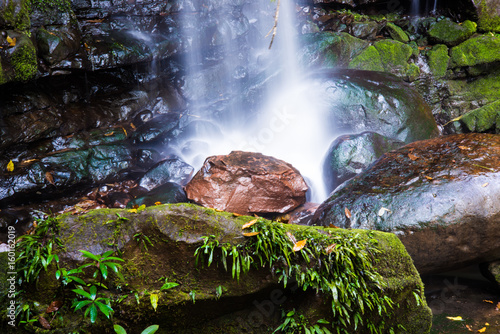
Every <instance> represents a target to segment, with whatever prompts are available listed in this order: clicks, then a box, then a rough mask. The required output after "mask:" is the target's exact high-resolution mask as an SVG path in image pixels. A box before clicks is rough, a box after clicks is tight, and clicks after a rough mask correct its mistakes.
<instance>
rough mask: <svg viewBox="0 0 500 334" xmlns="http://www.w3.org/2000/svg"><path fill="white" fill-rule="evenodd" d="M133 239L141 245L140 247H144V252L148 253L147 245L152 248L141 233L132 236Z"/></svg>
mask: <svg viewBox="0 0 500 334" xmlns="http://www.w3.org/2000/svg"><path fill="white" fill-rule="evenodd" d="M134 239H135V241H136V242H137V243H142V247H144V250H145V251H146V252H147V251H148V245H149V246H153V243H152V242H151V240H150V239H149V237H148V236H147V235H145V234H143V233H141V232H139V233H136V234H134Z"/></svg>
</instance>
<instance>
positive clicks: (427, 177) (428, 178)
mask: <svg viewBox="0 0 500 334" xmlns="http://www.w3.org/2000/svg"><path fill="white" fill-rule="evenodd" d="M424 176H425V178H426V179H427V180H434V178H432V177H430V176H427V175H424Z"/></svg>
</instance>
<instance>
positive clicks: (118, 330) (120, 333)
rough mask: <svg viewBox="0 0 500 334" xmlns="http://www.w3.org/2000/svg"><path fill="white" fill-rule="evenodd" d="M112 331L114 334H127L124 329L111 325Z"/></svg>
mask: <svg viewBox="0 0 500 334" xmlns="http://www.w3.org/2000/svg"><path fill="white" fill-rule="evenodd" d="M113 329H114V330H115V333H116V334H127V331H126V330H125V328H123V327H122V326H120V325H113Z"/></svg>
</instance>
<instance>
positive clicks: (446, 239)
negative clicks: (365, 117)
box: [313, 134, 500, 274]
mask: <svg viewBox="0 0 500 334" xmlns="http://www.w3.org/2000/svg"><path fill="white" fill-rule="evenodd" d="M499 180H500V135H492V134H460V135H451V136H444V137H439V138H436V139H431V140H426V141H418V142H415V143H412V144H409V145H406V146H404V147H401V148H400V149H398V150H395V151H391V152H388V153H386V154H384V155H383V156H382V157H381V158H380V159H379V160H377V162H375V163H374V164H372V165H371V166H370V167H369V168H368V169H367V170H366V171H365V172H364V173H361V174H359V175H358V176H356V177H354V178H353V179H351V181H349V182H347V183H345V184H344V185H343V186H342V187H340V188H338V189H337V190H336V191H335V192H334V193H333V194H332V195H331V196H330V198H329V199H328V200H326V201H325V202H324V203H322V204H321V206H320V207H319V208H318V210H317V211H316V213H315V216H314V218H313V223H315V224H318V225H327V226H328V225H329V224H333V225H336V226H339V227H344V228H365V229H375V230H383V231H388V232H389V231H390V232H393V233H396V234H397V235H398V237H399V238H400V240H401V241H402V242H403V244H404V245H405V247H406V249H407V250H408V252H409V253H410V255H411V256H412V258H413V260H414V262H415V266H416V267H417V269H418V270H419V272H420V273H421V274H425V273H432V272H440V271H445V270H448V269H452V268H458V267H463V266H466V265H468V264H471V263H474V262H478V261H485V260H494V259H497V258H498V254H500V245H499V244H498V238H499V237H500V231H499V230H498V228H497V227H498V224H499V223H500V211H499V208H500V203H499V199H500V182H499ZM346 208H347V209H348V210H350V212H351V217H347V215H346V214H345V212H344V210H345V209H346Z"/></svg>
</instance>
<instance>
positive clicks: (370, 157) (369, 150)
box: [323, 131, 404, 193]
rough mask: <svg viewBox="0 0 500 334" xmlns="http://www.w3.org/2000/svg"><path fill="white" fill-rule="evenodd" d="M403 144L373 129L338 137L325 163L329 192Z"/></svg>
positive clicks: (324, 172) (325, 177)
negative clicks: (372, 130)
mask: <svg viewBox="0 0 500 334" xmlns="http://www.w3.org/2000/svg"><path fill="white" fill-rule="evenodd" d="M403 145H404V143H403V142H401V141H399V140H395V139H390V138H387V137H384V136H382V135H379V134H378V133H375V132H369V131H367V132H362V133H360V134H356V135H343V136H340V137H338V138H337V139H335V140H334V141H333V142H332V144H331V145H330V148H329V149H328V152H327V154H326V157H325V162H324V164H323V180H324V183H325V185H326V187H327V192H328V193H330V192H331V191H333V190H334V189H335V188H337V187H338V186H339V185H340V184H342V183H344V182H345V181H347V180H349V179H351V178H352V177H354V176H356V175H357V174H359V173H361V172H362V171H364V170H365V169H366V168H367V167H368V166H369V165H370V164H371V163H372V162H374V161H375V160H377V159H378V158H379V157H380V156H381V155H382V154H384V153H386V152H388V151H391V150H394V149H397V148H399V147H401V146H403Z"/></svg>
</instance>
